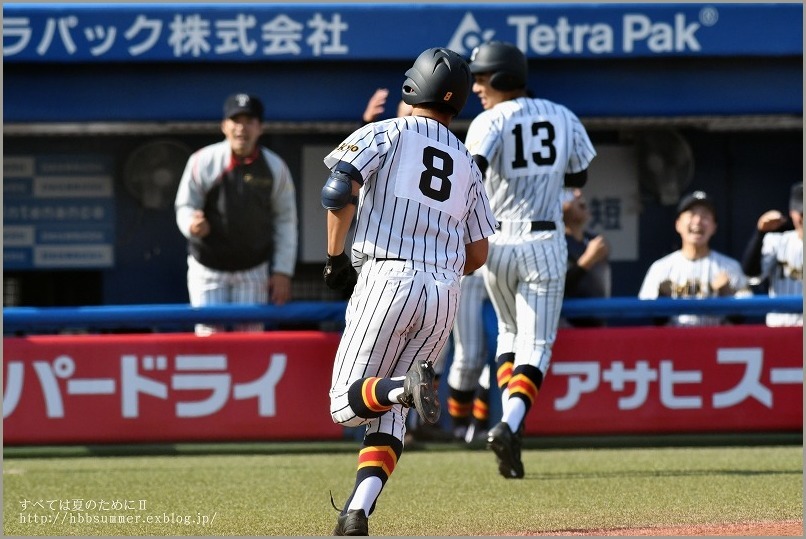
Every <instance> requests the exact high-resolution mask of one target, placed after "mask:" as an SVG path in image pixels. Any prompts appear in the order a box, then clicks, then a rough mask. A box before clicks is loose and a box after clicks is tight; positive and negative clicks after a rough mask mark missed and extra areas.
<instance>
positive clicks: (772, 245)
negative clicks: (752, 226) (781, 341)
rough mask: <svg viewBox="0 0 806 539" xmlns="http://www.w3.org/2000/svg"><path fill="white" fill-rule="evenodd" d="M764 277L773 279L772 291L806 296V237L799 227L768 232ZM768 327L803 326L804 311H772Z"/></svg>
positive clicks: (763, 252)
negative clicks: (805, 254)
mask: <svg viewBox="0 0 806 539" xmlns="http://www.w3.org/2000/svg"><path fill="white" fill-rule="evenodd" d="M761 276H762V278H763V277H767V278H768V279H769V291H768V294H769V296H770V297H771V298H774V297H779V296H792V295H795V296H802V295H803V239H802V238H800V237H799V236H798V232H797V231H796V230H788V231H786V232H768V233H767V234H765V235H764V240H763V243H762V245H761ZM766 321H767V325H768V326H791V325H803V315H802V314H800V313H769V314H768V315H767V320H766Z"/></svg>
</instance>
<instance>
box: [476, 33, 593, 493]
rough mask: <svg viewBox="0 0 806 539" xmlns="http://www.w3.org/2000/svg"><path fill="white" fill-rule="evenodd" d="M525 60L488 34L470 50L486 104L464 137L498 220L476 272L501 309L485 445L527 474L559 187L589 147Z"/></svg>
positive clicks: (553, 288) (572, 182) (545, 345)
mask: <svg viewBox="0 0 806 539" xmlns="http://www.w3.org/2000/svg"><path fill="white" fill-rule="evenodd" d="M527 66H528V64H527V60H526V56H525V55H524V54H523V52H521V50H520V49H518V48H517V47H516V46H515V45H513V44H511V43H505V42H501V41H492V42H489V43H484V44H482V45H480V46H479V47H477V48H476V49H475V50H474V51H473V55H472V56H471V59H470V70H471V71H472V73H473V75H474V84H473V92H474V93H475V94H476V95H477V96H478V98H479V100H480V101H481V105H482V108H483V109H484V111H482V112H481V113H480V114H479V115H478V116H476V118H474V119H473V121H472V122H471V123H470V126H469V127H468V131H467V137H466V139H465V144H466V145H467V148H468V150H470V152H471V153H472V154H473V158H474V160H475V161H476V163H477V164H478V165H479V168H480V169H481V171H482V172H483V173H484V174H485V178H484V182H485V187H486V189H487V194H488V196H489V197H490V205H491V207H492V209H493V212H494V214H495V218H496V219H497V220H498V221H499V222H500V226H501V228H500V230H499V232H498V233H497V234H495V236H493V237H492V238H491V240H490V253H489V257H488V259H487V263H486V264H485V266H484V267H483V268H482V275H483V277H484V283H485V286H486V287H487V291H488V293H489V295H490V301H491V302H492V304H493V308H494V309H495V313H496V316H497V318H498V341H497V344H496V368H497V373H496V374H497V376H496V378H497V382H498V386H499V388H500V389H501V393H502V400H503V403H502V404H503V414H502V418H501V422H500V423H499V424H497V425H495V426H494V427H493V428H492V429H490V431H489V432H488V435H487V445H488V447H489V448H490V449H492V450H493V451H494V452H495V455H496V458H497V460H498V471H499V473H500V474H501V475H503V476H504V477H505V478H507V479H519V478H522V477H523V476H524V469H523V463H522V462H521V454H520V453H521V434H522V431H523V425H524V422H525V419H526V415H527V413H528V412H529V410H530V408H531V406H532V404H533V403H534V401H535V399H536V398H537V395H538V393H539V391H540V387H541V385H542V383H543V379H544V378H545V376H546V373H547V372H548V368H549V363H550V360H551V349H552V346H553V344H554V340H555V338H556V336H557V328H558V325H559V317H560V310H561V308H562V300H563V291H564V287H565V272H566V265H567V261H568V255H567V245H566V241H565V227H564V225H563V213H562V205H561V201H560V194H561V191H562V188H563V187H582V186H583V185H584V184H585V182H586V181H587V168H588V165H589V164H590V162H591V160H592V159H593V158H594V156H595V155H596V152H595V150H594V149H593V145H592V144H591V141H590V139H589V137H588V134H587V132H586V131H585V128H584V127H583V126H582V123H581V122H580V121H579V119H578V118H577V117H576V115H575V114H574V113H573V112H571V111H570V110H569V109H568V108H566V107H565V106H563V105H560V104H557V103H554V102H551V101H549V100H547V99H539V98H535V97H531V96H530V95H529V92H528V90H527V89H526V82H527V73H528V67H527Z"/></svg>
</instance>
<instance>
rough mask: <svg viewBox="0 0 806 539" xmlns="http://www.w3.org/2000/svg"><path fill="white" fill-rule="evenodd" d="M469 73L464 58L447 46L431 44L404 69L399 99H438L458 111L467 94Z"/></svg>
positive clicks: (417, 102)
mask: <svg viewBox="0 0 806 539" xmlns="http://www.w3.org/2000/svg"><path fill="white" fill-rule="evenodd" d="M472 84H473V75H471V74H470V68H469V67H468V66H467V62H465V60H464V58H462V57H461V56H459V55H458V54H456V53H455V52H453V51H452V50H449V49H444V48H441V47H435V48H432V49H427V50H425V51H423V52H422V53H421V54H420V56H418V57H417V59H416V60H415V61H414V65H413V66H411V69H409V70H408V71H406V81H405V82H404V83H403V101H404V102H406V103H407V104H409V105H421V104H423V103H440V104H442V105H444V106H445V107H447V108H448V109H449V110H451V111H453V113H454V114H455V115H457V114H459V112H461V110H462V108H463V107H464V106H465V103H466V102H467V96H468V95H470V86H471V85H472Z"/></svg>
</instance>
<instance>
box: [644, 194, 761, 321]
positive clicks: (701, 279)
mask: <svg viewBox="0 0 806 539" xmlns="http://www.w3.org/2000/svg"><path fill="white" fill-rule="evenodd" d="M716 229H717V213H716V206H715V205H714V201H713V199H712V198H711V197H710V196H708V194H707V193H705V192H704V191H694V192H693V193H689V194H687V195H686V196H684V197H683V198H682V199H681V200H680V202H679V204H678V206H677V218H676V220H675V230H676V231H677V233H678V234H679V235H680V239H681V243H682V245H681V247H680V249H679V250H677V251H675V252H673V253H671V254H668V255H666V256H664V257H663V258H660V259H658V260H656V261H655V262H654V263H652V265H651V266H650V267H649V270H648V271H647V273H646V276H645V277H644V282H643V284H642V285H641V289H640V290H639V292H638V297H639V298H640V299H656V298H660V297H669V298H711V297H730V296H733V297H746V296H750V295H752V292H751V290H750V287H749V285H748V281H747V277H746V276H745V274H744V271H743V270H742V266H741V264H740V263H739V261H738V260H735V259H733V258H731V257H729V256H727V255H725V254H722V253H719V252H717V251H715V250H713V249H711V247H710V242H711V238H712V237H713V235H714V234H715V233H716ZM737 321H738V319H735V318H731V319H729V318H727V317H725V316H715V315H695V314H678V315H675V316H672V317H671V318H670V319H668V320H666V319H664V320H657V321H656V322H659V323H661V322H662V323H668V324H670V325H675V326H708V325H720V324H725V323H730V322H737Z"/></svg>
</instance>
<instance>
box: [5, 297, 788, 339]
mask: <svg viewBox="0 0 806 539" xmlns="http://www.w3.org/2000/svg"><path fill="white" fill-rule="evenodd" d="M346 306H347V302H346V301H298V302H291V303H288V304H286V305H283V306H281V307H278V306H274V305H216V306H207V307H191V306H190V305H187V304H170V305H165V304H161V305H106V306H88V307H5V308H4V309H3V333H4V334H19V333H29V332H37V333H41V332H57V331H62V330H66V329H73V328H78V329H87V330H96V329H97V330H101V329H125V328H142V327H150V328H155V329H156V328H165V327H171V326H177V325H185V326H187V325H192V324H196V323H210V324H212V323H236V322H249V321H261V322H265V323H267V324H322V323H333V324H339V323H341V322H343V321H344V311H345V309H346ZM487 307H488V308H489V305H488V306H487ZM768 312H789V313H802V312H803V298H802V297H801V296H786V297H778V298H770V297H768V296H752V297H747V298H707V299H670V298H660V299H656V300H640V299H637V298H633V297H617V298H608V299H573V300H566V301H564V302H563V308H562V316H565V317H578V316H588V317H596V318H603V319H608V320H629V319H632V320H635V319H645V318H658V317H666V316H672V315H675V314H679V313H690V314H710V315H734V316H745V317H757V316H764V315H765V314H767V313H768Z"/></svg>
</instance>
